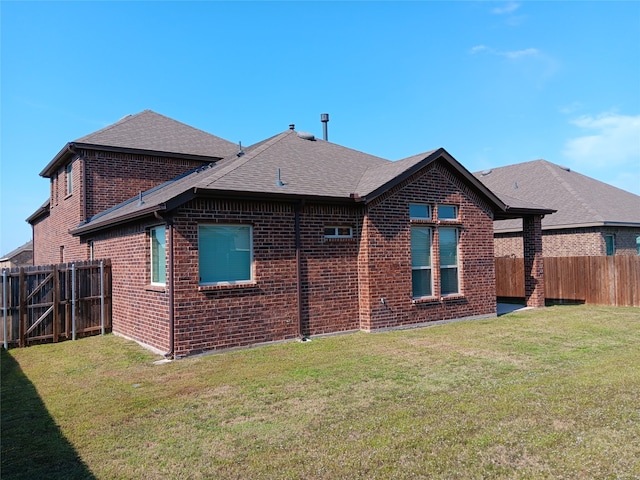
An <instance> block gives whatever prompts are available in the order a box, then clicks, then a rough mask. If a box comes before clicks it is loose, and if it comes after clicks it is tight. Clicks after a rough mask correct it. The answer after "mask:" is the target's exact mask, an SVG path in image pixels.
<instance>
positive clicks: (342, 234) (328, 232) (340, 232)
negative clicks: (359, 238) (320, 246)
mask: <svg viewBox="0 0 640 480" xmlns="http://www.w3.org/2000/svg"><path fill="white" fill-rule="evenodd" d="M324 238H353V228H352V227H324Z"/></svg>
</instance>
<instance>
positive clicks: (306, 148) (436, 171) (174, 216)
mask: <svg viewBox="0 0 640 480" xmlns="http://www.w3.org/2000/svg"><path fill="white" fill-rule="evenodd" d="M158 124H160V125H162V126H163V131H162V134H161V135H160V136H159V137H161V138H159V137H158V136H157V132H156V129H157V125H158ZM190 128H191V127H187V126H185V125H183V124H179V123H178V122H175V121H173V120H170V119H167V118H166V117H162V116H159V115H158V114H155V113H154V112H150V111H145V112H142V113H141V114H138V115H136V116H132V117H126V118H125V119H123V120H122V121H120V122H118V123H116V124H114V125H113V126H111V127H107V128H106V129H103V130H101V131H98V132H96V133H94V134H91V135H88V136H87V137H83V139H79V140H78V141H76V142H72V144H69V145H68V146H67V147H65V149H63V151H62V152H61V153H60V154H58V155H57V156H56V157H55V158H54V160H52V162H50V164H49V165H48V166H47V167H46V168H45V170H43V172H42V175H43V176H48V177H49V178H51V182H52V190H51V192H52V193H51V199H50V201H49V207H48V209H47V208H43V209H40V210H39V211H38V212H36V213H34V215H32V217H30V221H31V223H32V224H33V230H34V240H35V250H36V259H37V260H36V261H37V262H40V263H46V262H55V261H58V254H59V253H60V252H62V255H64V259H65V261H69V260H71V259H72V258H74V259H78V260H79V259H87V258H90V257H95V258H110V259H111V262H112V274H113V292H112V295H113V320H112V322H113V330H114V331H115V332H117V333H120V334H122V335H124V336H126V337H129V338H132V339H134V340H136V341H138V342H140V343H143V344H146V345H148V346H151V347H153V348H155V349H157V350H158V351H161V352H163V353H165V354H166V355H168V356H176V357H180V356H184V355H188V354H193V353H197V352H202V351H208V350H217V349H225V348H230V347H238V346H247V345H252V344H259V343H265V342H271V341H278V340H286V339H293V338H301V337H307V336H313V335H319V334H328V333H335V332H348V331H355V330H364V331H374V330H380V329H385V328H398V327H407V326H416V325H422V324H426V323H428V322H435V321H442V320H451V319H462V318H485V317H491V316H495V315H496V298H495V276H494V263H493V258H494V252H493V241H492V237H493V221H494V219H502V218H504V219H508V218H523V217H524V218H526V221H525V224H526V225H527V234H528V236H527V238H530V239H531V241H527V242H525V245H524V247H523V248H525V251H526V256H527V258H528V259H529V260H530V261H529V265H530V268H529V275H528V276H529V277H530V282H529V284H528V291H527V297H528V301H529V302H530V304H532V305H535V306H542V305H544V291H543V282H542V277H541V275H542V271H541V269H540V268H539V266H541V264H542V262H541V255H540V245H541V242H540V221H541V218H542V216H543V215H545V214H548V213H551V212H552V210H549V209H545V208H541V207H537V206H531V205H525V204H524V203H522V204H520V205H517V204H515V203H513V204H512V205H511V206H510V207H508V206H507V205H506V204H505V203H503V201H502V200H500V199H499V198H498V197H497V196H496V195H495V194H493V193H492V192H491V191H490V190H489V189H487V188H486V187H485V186H484V185H483V184H482V183H481V182H480V181H478V180H477V179H476V178H475V177H474V176H473V175H471V174H470V173H469V172H468V171H467V170H466V169H465V168H464V167H463V166H462V165H461V164H460V163H458V162H457V161H456V160H455V159H454V158H453V157H451V155H449V154H448V153H447V152H446V151H445V150H444V149H437V150H433V151H430V152H427V153H423V154H419V155H415V156H412V157H410V158H406V159H404V160H399V161H395V162H391V161H389V160H385V159H382V158H379V157H375V156H372V155H368V154H365V153H362V152H358V151H355V150H351V149H349V148H346V147H342V146H340V145H336V144H333V143H330V142H328V141H324V140H318V139H315V138H314V137H313V136H312V135H310V134H305V133H302V132H296V131H295V130H294V127H293V126H291V127H290V129H288V130H285V131H284V132H282V133H280V134H277V135H275V136H274V137H271V138H269V139H267V140H264V141H262V142H259V143H257V144H255V145H253V146H251V147H248V148H245V149H244V150H242V149H241V148H239V147H236V146H232V147H233V148H232V150H233V151H232V153H230V154H229V152H228V150H229V149H230V148H231V145H230V144H229V142H226V141H224V140H222V139H219V138H218V137H213V136H211V137H212V138H210V139H209V138H207V137H206V135H208V134H204V132H200V131H196V132H199V133H198V134H197V135H195V136H194V139H195V140H194V141H195V142H196V143H198V142H199V144H201V145H203V149H202V150H197V151H189V148H192V147H190V145H191V143H192V141H191V140H189V139H185V138H184V137H183V134H184V133H185V132H188V133H193V132H192V131H191V130H189V129H190ZM193 130H195V129H193ZM154 132H156V133H154ZM200 134H202V135H200ZM105 137H108V138H109V139H110V142H111V143H110V144H109V145H108V146H109V148H105V146H106V141H105ZM139 138H147V139H148V143H147V144H146V145H144V146H143V145H141V143H140V140H139ZM156 142H160V143H162V142H164V144H162V145H161V144H160V143H156ZM167 145H171V147H169V146H167ZM172 145H179V146H180V150H181V151H179V152H178V151H176V150H178V148H176V147H173V146H172ZM120 162H123V163H122V165H125V166H126V169H125V168H124V167H123V166H122V165H121V163H120ZM145 162H146V163H145ZM69 163H70V164H71V165H72V166H71V169H70V171H71V172H74V173H73V182H74V184H73V187H72V189H71V191H69V190H65V188H68V187H67V185H68V184H67V183H66V180H65V174H66V173H65V172H66V171H67V169H68V168H69V167H68V165H69ZM138 163H141V165H137V164H138ZM178 167H180V168H182V171H177V170H180V168H178ZM123 169H124V170H126V172H127V173H126V175H123V174H122V171H123ZM158 171H161V173H158ZM96 172H97V173H96ZM114 176H117V182H116V181H114V180H113V178H112V177H114ZM122 177H124V178H122ZM127 182H128V183H127ZM145 182H148V183H145ZM58 183H61V184H62V187H60V185H58ZM77 183H79V184H80V186H78V185H77ZM120 183H122V185H125V184H126V185H127V186H126V189H127V191H126V192H124V193H122V192H120V190H119V189H120ZM114 184H117V185H114ZM145 187H146V188H145ZM61 188H62V192H63V194H62V195H61V194H60V193H58V190H59V189H61ZM76 188H77V190H75V189H76ZM76 196H77V197H78V198H77V199H75V198H74V197H76ZM65 202H69V203H68V205H69V206H68V207H67V206H66V205H65ZM70 211H73V212H74V213H72V214H69V212H70ZM74 215H75V220H74ZM50 232H56V233H55V234H52V233H50Z"/></svg>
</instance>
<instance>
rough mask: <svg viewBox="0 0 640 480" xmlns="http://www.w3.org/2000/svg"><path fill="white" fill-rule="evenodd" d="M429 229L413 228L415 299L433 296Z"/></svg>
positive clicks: (412, 250)
mask: <svg viewBox="0 0 640 480" xmlns="http://www.w3.org/2000/svg"><path fill="white" fill-rule="evenodd" d="M431 232H432V230H431V228H428V227H415V226H414V227H411V285H412V296H413V298H421V297H430V296H432V295H433V274H432V268H431V238H432V234H431Z"/></svg>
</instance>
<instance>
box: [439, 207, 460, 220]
mask: <svg viewBox="0 0 640 480" xmlns="http://www.w3.org/2000/svg"><path fill="white" fill-rule="evenodd" d="M457 218H458V207H456V206H455V205H438V220H456V219H457Z"/></svg>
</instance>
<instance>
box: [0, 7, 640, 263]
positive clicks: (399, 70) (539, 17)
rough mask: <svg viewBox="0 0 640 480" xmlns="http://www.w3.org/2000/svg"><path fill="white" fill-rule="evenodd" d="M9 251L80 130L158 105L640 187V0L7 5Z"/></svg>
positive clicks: (4, 203)
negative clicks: (548, 165)
mask: <svg viewBox="0 0 640 480" xmlns="http://www.w3.org/2000/svg"><path fill="white" fill-rule="evenodd" d="M0 8H1V12H0V13H1V30H2V32H1V41H2V43H1V55H2V56H1V69H2V70H1V92H0V93H1V113H2V116H1V121H2V123H1V155H2V157H1V162H2V163H1V167H2V168H1V172H0V173H1V183H0V186H1V189H2V191H1V196H0V200H1V204H0V216H1V219H0V229H1V236H0V253H2V254H4V253H8V252H9V251H10V250H12V249H14V248H16V247H18V246H20V245H22V244H23V243H25V242H27V241H28V240H30V239H31V227H30V226H29V224H28V223H26V222H25V219H26V218H27V217H28V216H29V215H31V214H32V213H33V212H34V211H35V210H36V209H37V208H38V207H40V206H41V205H42V204H43V203H44V202H45V201H46V200H47V198H48V195H49V183H48V180H47V179H44V178H42V177H40V176H39V175H38V174H39V172H40V171H41V170H42V169H43V168H44V166H45V165H46V164H47V163H48V162H49V161H50V160H51V159H52V158H53V157H54V156H55V155H56V154H57V153H58V151H60V149H61V148H62V147H64V145H65V144H66V142H69V141H73V140H75V139H77V138H79V137H81V136H84V135H86V134H88V133H91V132H93V131H95V130H98V129H100V128H102V127H104V126H106V125H108V124H111V123H113V122H115V121H117V120H118V119H120V118H122V117H123V116H125V115H127V114H132V113H138V112H140V111H142V110H145V109H151V110H154V111H156V112H158V113H161V114H163V115H166V116H169V117H171V118H174V119H176V120H179V121H181V122H184V123H186V124H188V125H191V126H194V127H197V128H199V129H202V130H205V131H207V132H210V133H212V134H214V135H218V136H220V137H223V138H226V139H227V140H230V141H232V142H238V141H242V144H243V145H250V144H252V143H255V142H257V141H260V140H263V139H264V138H267V137H270V136H272V135H275V134H276V133H279V132H282V131H284V130H286V129H287V128H288V125H289V124H290V123H295V124H296V129H297V130H301V131H309V132H312V133H315V134H316V135H317V136H319V137H321V136H322V124H321V123H320V114H321V113H329V114H330V122H329V125H328V127H329V140H330V141H332V142H336V143H339V144H341V145H344V146H347V147H351V148H355V149H357V150H361V151H364V152H367V153H370V154H373V155H378V156H381V157H384V158H388V159H390V160H397V159H401V158H404V157H407V156H410V155H413V154H416V153H420V152H424V151H428V150H432V149H434V148H438V147H444V148H445V149H446V150H448V151H449V153H451V154H452V155H453V156H454V157H455V158H456V159H457V160H458V161H460V162H461V163H462V164H463V165H464V166H465V167H466V168H467V169H469V170H470V171H472V172H475V171H479V170H484V169H487V168H490V167H498V166H502V165H508V164H512V163H519V162H524V161H529V160H535V159H539V158H544V159H546V160H549V161H551V162H554V163H557V164H560V165H565V166H569V167H570V168H571V169H573V170H575V171H578V172H580V173H583V174H585V175H589V176H591V177H594V178H596V179H598V180H601V181H604V182H607V183H610V184H612V185H615V186H617V187H620V188H623V189H625V190H628V191H631V192H633V193H636V194H640V2H638V1H625V2H615V1H602V2H595V1H590V2H578V1H571V2H556V1H554V2H534V1H531V2H526V1H524V2H510V1H507V2H492V1H470V2H462V1H451V2H435V1H424V2H417V1H414V2H366V1H359V2H338V1H335V2H330V1H325V2H307V1H300V2H293V1H292V2H265V1H263V2H242V1H238V2H206V1H200V2H167V1H162V2H153V1H141V2H125V1H112V2H90V1H87V2H82V1H73V2H54V1H47V2H30V1H20V2H13V1H6V0H2V1H1V2H0Z"/></svg>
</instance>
